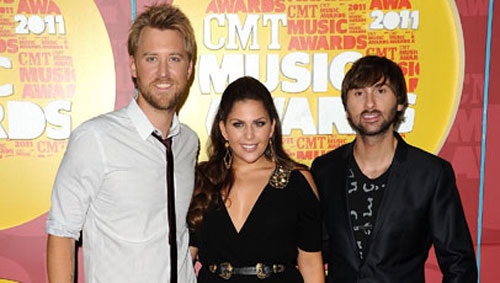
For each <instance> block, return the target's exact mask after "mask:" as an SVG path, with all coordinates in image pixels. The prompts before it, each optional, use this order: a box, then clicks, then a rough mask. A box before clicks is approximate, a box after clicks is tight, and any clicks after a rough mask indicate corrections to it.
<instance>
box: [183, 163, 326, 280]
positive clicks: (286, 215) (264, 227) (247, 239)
mask: <svg viewBox="0 0 500 283" xmlns="http://www.w3.org/2000/svg"><path fill="white" fill-rule="evenodd" d="M191 245H192V246H195V247H197V248H198V256H199V260H200V262H201V264H202V268H201V269H200V272H199V274H198V283H206V282H240V283H251V282H255V283H257V282H262V283H264V282H266V283H268V282H273V283H278V282H283V283H295V282H303V278H302V276H301V274H300V272H299V271H298V269H297V268H296V264H297V254H298V251H297V247H298V248H300V249H302V250H304V251H308V252H316V251H320V250H321V219H320V208H319V202H318V200H317V198H316V196H315V195H314V194H313V192H312V190H311V188H310V186H309V183H308V182H307V180H306V179H305V178H304V176H303V175H302V173H300V172H299V171H297V170H294V171H292V172H291V174H290V179H289V182H288V185H287V186H286V187H285V188H283V189H276V188H273V187H272V186H271V185H270V184H267V185H266V187H265V188H264V190H263V191H262V193H261V194H260V196H259V197H258V198H257V201H256V202H255V204H254V207H253V208H252V210H251V211H250V214H249V215H248V218H247V219H246V221H245V223H244V224H243V226H242V227H241V230H240V232H239V233H238V232H237V231H236V228H235V227H234V225H233V222H232V221H231V218H230V216H229V214H228V212H227V209H226V207H225V206H224V205H222V207H219V208H216V209H212V210H210V211H208V212H207V213H206V215H205V216H204V220H203V224H202V226H201V228H200V229H199V230H198V231H196V233H194V234H193V235H191ZM223 262H229V263H231V264H232V266H234V267H243V266H255V264H256V263H258V262H260V263H264V264H266V265H273V264H284V265H286V268H285V271H284V272H281V273H277V274H272V275H271V276H269V277H268V278H265V279H259V278H257V276H255V275H232V277H231V278H230V279H229V280H226V279H223V278H221V277H219V276H218V275H216V274H213V273H212V272H210V271H209V268H208V266H210V265H211V264H220V263H223Z"/></svg>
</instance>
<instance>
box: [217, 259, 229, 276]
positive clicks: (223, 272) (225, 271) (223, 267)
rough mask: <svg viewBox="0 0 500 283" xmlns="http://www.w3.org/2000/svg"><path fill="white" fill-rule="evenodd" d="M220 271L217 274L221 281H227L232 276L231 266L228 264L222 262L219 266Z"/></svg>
mask: <svg viewBox="0 0 500 283" xmlns="http://www.w3.org/2000/svg"><path fill="white" fill-rule="evenodd" d="M219 266H220V271H219V272H218V273H217V274H218V275H219V276H220V277H222V278H223V279H226V280H229V278H231V276H232V275H233V266H232V265H231V263H229V262H223V263H221V264H220V265H219Z"/></svg>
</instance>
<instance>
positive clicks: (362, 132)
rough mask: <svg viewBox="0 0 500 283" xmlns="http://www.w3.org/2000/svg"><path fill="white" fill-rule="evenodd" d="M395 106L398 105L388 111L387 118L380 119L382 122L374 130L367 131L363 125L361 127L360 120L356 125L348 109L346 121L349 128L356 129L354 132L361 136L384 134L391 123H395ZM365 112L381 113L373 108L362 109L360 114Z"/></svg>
mask: <svg viewBox="0 0 500 283" xmlns="http://www.w3.org/2000/svg"><path fill="white" fill-rule="evenodd" d="M397 107H398V106H397V104H396V105H395V106H394V107H393V108H392V109H391V110H390V111H389V117H387V119H384V120H383V121H382V124H381V125H380V127H378V128H377V129H375V130H374V131H369V130H368V129H366V128H365V127H363V126H362V125H361V122H359V125H356V124H355V123H354V122H353V121H352V118H351V114H350V113H349V111H347V121H348V122H349V125H351V128H353V130H354V131H356V133H357V134H358V135H360V136H362V137H373V136H378V135H382V134H385V133H386V132H387V130H389V128H390V127H391V125H392V124H394V123H395V121H396V113H397V111H398V110H397ZM366 113H379V114H381V112H380V111H378V110H375V111H363V112H362V113H361V115H363V114H366ZM361 115H360V116H361Z"/></svg>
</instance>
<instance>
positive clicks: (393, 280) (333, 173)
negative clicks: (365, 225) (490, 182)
mask: <svg viewBox="0 0 500 283" xmlns="http://www.w3.org/2000/svg"><path fill="white" fill-rule="evenodd" d="M395 136H396V138H397V139H398V145H397V148H396V153H395V156H394V161H393V164H392V167H391V172H390V175H389V179H388V185H387V188H386V189H385V192H384V196H383V199H382V202H381V205H380V208H379V212H378V215H377V220H376V223H375V227H374V230H373V232H372V235H371V238H370V244H369V249H368V251H367V254H366V257H365V260H364V262H362V261H361V260H360V259H359V256H358V253H357V251H356V245H355V240H354V234H353V231H352V225H351V218H350V214H349V211H348V199H347V187H346V179H347V170H348V168H347V166H348V160H349V156H350V155H351V154H352V146H353V143H350V144H346V145H343V146H341V147H339V148H338V149H336V150H334V151H331V152H329V153H327V154H325V155H323V156H320V157H318V158H316V159H315V160H314V162H313V164H312V168H311V172H312V174H313V176H314V180H315V182H316V185H317V186H318V190H319V195H320V200H321V206H322V210H323V217H324V222H325V229H326V232H327V233H328V236H329V238H328V240H327V244H326V245H325V247H324V249H323V253H324V256H325V261H326V263H328V272H329V275H328V280H327V282H336V283H350V282H366V283H368V282H373V283H375V282H377V283H378V282H380V283H408V282H425V278H424V264H425V261H426V259H427V256H428V253H429V249H430V247H431V245H432V244H433V245H434V248H435V251H436V256H437V259H438V262H439V266H440V268H441V271H442V273H443V282H456V283H469V282H470V283H476V282H477V268H476V260H475V255H474V248H473V246H472V240H471V237H470V233H469V229H468V227H467V223H466V221H465V217H464V212H463V209H462V204H461V202H460V197H459V194H458V190H457V187H456V184H455V175H454V172H453V169H452V167H451V165H450V163H449V162H447V161H445V160H444V159H441V158H439V157H437V156H435V155H432V154H429V153H427V152H425V151H423V150H420V149H418V148H416V147H413V146H410V145H408V144H407V143H406V142H405V141H404V140H403V139H402V138H401V137H400V136H399V135H398V134H397V133H395Z"/></svg>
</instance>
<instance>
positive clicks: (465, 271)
mask: <svg viewBox="0 0 500 283" xmlns="http://www.w3.org/2000/svg"><path fill="white" fill-rule="evenodd" d="M429 216H430V223H431V231H432V237H433V244H434V248H435V251H436V256H437V259H438V262H439V266H440V268H441V271H442V273H443V283H476V282H477V266H476V258H475V254H474V247H473V245H472V239H471V236H470V232H469V228H468V226H467V222H466V220H465V215H464V212H463V208H462V203H461V201H460V196H459V193H458V189H457V186H456V183H455V174H454V173H453V169H452V167H451V165H450V164H449V163H447V162H446V164H445V165H444V166H443V168H442V170H441V174H440V176H439V179H438V182H437V184H436V191H435V193H434V196H433V199H432V204H431V210H430V214H429Z"/></svg>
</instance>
